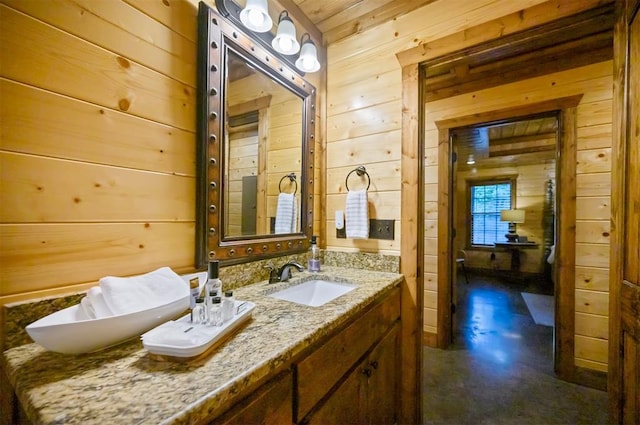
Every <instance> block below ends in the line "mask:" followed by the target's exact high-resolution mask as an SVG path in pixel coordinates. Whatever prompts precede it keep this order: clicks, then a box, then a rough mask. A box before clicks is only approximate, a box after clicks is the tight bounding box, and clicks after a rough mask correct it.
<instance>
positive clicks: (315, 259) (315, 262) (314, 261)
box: [307, 235, 320, 272]
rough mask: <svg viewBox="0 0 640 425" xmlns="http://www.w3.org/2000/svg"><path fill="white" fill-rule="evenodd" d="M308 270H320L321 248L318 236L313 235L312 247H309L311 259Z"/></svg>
mask: <svg viewBox="0 0 640 425" xmlns="http://www.w3.org/2000/svg"><path fill="white" fill-rule="evenodd" d="M307 270H309V271H310V272H319V271H320V248H318V244H317V236H315V235H314V236H311V247H310V248H309V261H308V262H307Z"/></svg>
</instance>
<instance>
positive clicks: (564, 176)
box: [435, 96, 581, 380]
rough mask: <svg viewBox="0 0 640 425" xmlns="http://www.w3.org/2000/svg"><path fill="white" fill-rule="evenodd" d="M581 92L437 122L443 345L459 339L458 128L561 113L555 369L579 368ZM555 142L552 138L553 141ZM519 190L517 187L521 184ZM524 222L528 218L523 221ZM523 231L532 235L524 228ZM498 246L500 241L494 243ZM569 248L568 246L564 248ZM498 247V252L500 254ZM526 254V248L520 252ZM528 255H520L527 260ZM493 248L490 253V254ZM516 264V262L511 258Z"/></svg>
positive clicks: (566, 373)
mask: <svg viewBox="0 0 640 425" xmlns="http://www.w3.org/2000/svg"><path fill="white" fill-rule="evenodd" d="M580 99H581V96H572V97H567V98H559V99H554V100H550V101H545V102H540V103H535V104H530V105H526V106H522V107H516V108H507V109H502V110H495V111H490V112H486V113H479V114H472V115H468V116H464V117H456V118H453V119H449V120H443V121H438V122H436V123H435V124H436V126H437V128H438V133H439V140H440V141H441V143H439V145H438V150H439V154H438V155H439V157H440V158H448V159H449V161H448V167H440V168H441V169H440V170H439V180H438V191H439V194H438V199H439V201H438V204H439V207H440V208H439V211H438V221H439V223H440V224H439V233H438V243H439V249H438V252H439V255H438V346H439V347H441V348H445V347H448V346H449V345H450V344H451V342H452V341H453V331H454V328H453V323H454V311H455V307H454V299H455V298H454V287H453V283H452V282H453V281H454V278H455V269H456V267H455V266H456V262H455V261H454V258H455V257H454V255H455V249H454V248H455V246H456V245H455V243H454V242H456V238H454V236H455V234H456V233H457V229H456V226H455V221H454V217H453V210H454V204H455V202H454V201H453V199H454V198H455V196H454V193H455V192H454V191H453V187H454V184H453V175H452V172H453V170H454V169H455V164H454V162H453V160H452V159H453V157H454V155H453V152H454V150H453V149H454V146H453V143H452V141H453V137H452V135H453V134H455V129H458V128H466V127H474V128H475V127H478V126H482V125H485V126H486V125H487V124H485V123H490V124H496V123H505V122H510V121H513V120H514V119H515V118H514V117H522V118H531V117H544V116H555V117H557V134H558V136H557V140H556V144H555V149H554V151H553V152H554V155H555V156H556V158H557V164H556V166H555V169H556V172H555V174H556V181H557V185H556V186H557V190H556V195H555V196H557V198H558V199H563V206H562V208H561V209H558V211H557V214H555V215H554V225H553V229H554V241H553V242H554V246H555V250H554V251H555V255H554V260H555V261H554V263H556V264H558V265H559V267H555V268H554V269H553V281H554V282H556V283H557V285H555V286H554V296H555V305H556V309H555V310H556V311H555V314H554V318H555V327H554V347H553V356H554V361H553V363H554V370H555V373H556V375H557V376H558V377H560V378H562V379H565V380H570V378H571V377H572V375H573V373H574V369H575V367H574V363H573V356H574V340H573V331H574V320H575V319H574V314H573V309H574V302H575V300H574V297H575V295H574V292H573V288H572V285H571V283H572V282H574V279H575V268H574V262H575V251H574V249H573V248H572V247H574V246H575V226H572V225H570V223H573V222H575V190H576V188H575V172H576V171H575V158H576V143H575V140H576V127H575V122H576V120H575V116H576V106H577V104H578V103H579V101H580ZM549 143H550V142H549ZM516 190H517V189H516ZM467 220H469V218H467ZM521 225H522V224H521ZM523 236H526V234H524V232H523ZM495 248H497V247H495V246H494V249H495ZM563 248H564V249H563ZM497 254H498V253H497V252H496V255H497ZM520 254H521V253H520ZM522 257H523V256H522V255H521V257H520V260H522ZM490 258H491V257H490V254H489V259H490ZM509 264H510V266H511V264H512V263H511V262H510V263H509Z"/></svg>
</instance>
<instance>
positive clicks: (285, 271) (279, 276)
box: [264, 261, 304, 283]
mask: <svg viewBox="0 0 640 425" xmlns="http://www.w3.org/2000/svg"><path fill="white" fill-rule="evenodd" d="M264 267H265V268H267V269H269V270H270V272H269V283H276V282H286V281H288V280H289V279H290V278H291V267H295V268H296V269H297V270H298V271H299V272H301V271H303V270H304V267H302V265H301V264H300V263H298V262H296V261H288V262H287V263H285V264H283V265H282V267H280V268H279V269H276V268H275V267H273V266H272V265H271V264H267V265H266V266H264Z"/></svg>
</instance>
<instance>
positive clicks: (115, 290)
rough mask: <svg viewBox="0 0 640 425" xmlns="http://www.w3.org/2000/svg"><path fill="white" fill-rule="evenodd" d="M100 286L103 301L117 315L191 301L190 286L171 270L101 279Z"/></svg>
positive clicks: (166, 268)
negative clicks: (183, 299)
mask: <svg viewBox="0 0 640 425" xmlns="http://www.w3.org/2000/svg"><path fill="white" fill-rule="evenodd" d="M99 284H100V289H101V290H102V294H103V297H104V301H105V303H106V304H107V306H108V307H109V309H110V310H111V311H112V312H113V314H114V315H122V314H128V313H133V312H136V311H140V310H147V309H150V308H154V307H158V306H161V305H164V304H168V303H170V302H173V301H176V300H178V299H181V298H185V299H188V297H189V285H188V284H187V283H186V282H185V281H184V280H183V279H182V278H181V277H180V276H179V275H177V274H176V273H175V272H174V271H173V270H171V269H170V268H169V267H162V268H159V269H158V270H154V271H152V272H149V273H147V274H143V275H140V276H132V277H114V276H107V277H103V278H102V279H100V283H99ZM94 307H95V306H94ZM96 313H97V312H96Z"/></svg>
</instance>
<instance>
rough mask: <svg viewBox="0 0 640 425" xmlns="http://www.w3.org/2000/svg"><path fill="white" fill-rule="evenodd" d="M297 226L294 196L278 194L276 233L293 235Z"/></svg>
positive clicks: (291, 194)
mask: <svg viewBox="0 0 640 425" xmlns="http://www.w3.org/2000/svg"><path fill="white" fill-rule="evenodd" d="M296 224H297V216H296V195H295V194H293V193H280V194H279V195H278V206H277V208H276V226H275V232H276V233H295V232H296Z"/></svg>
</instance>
